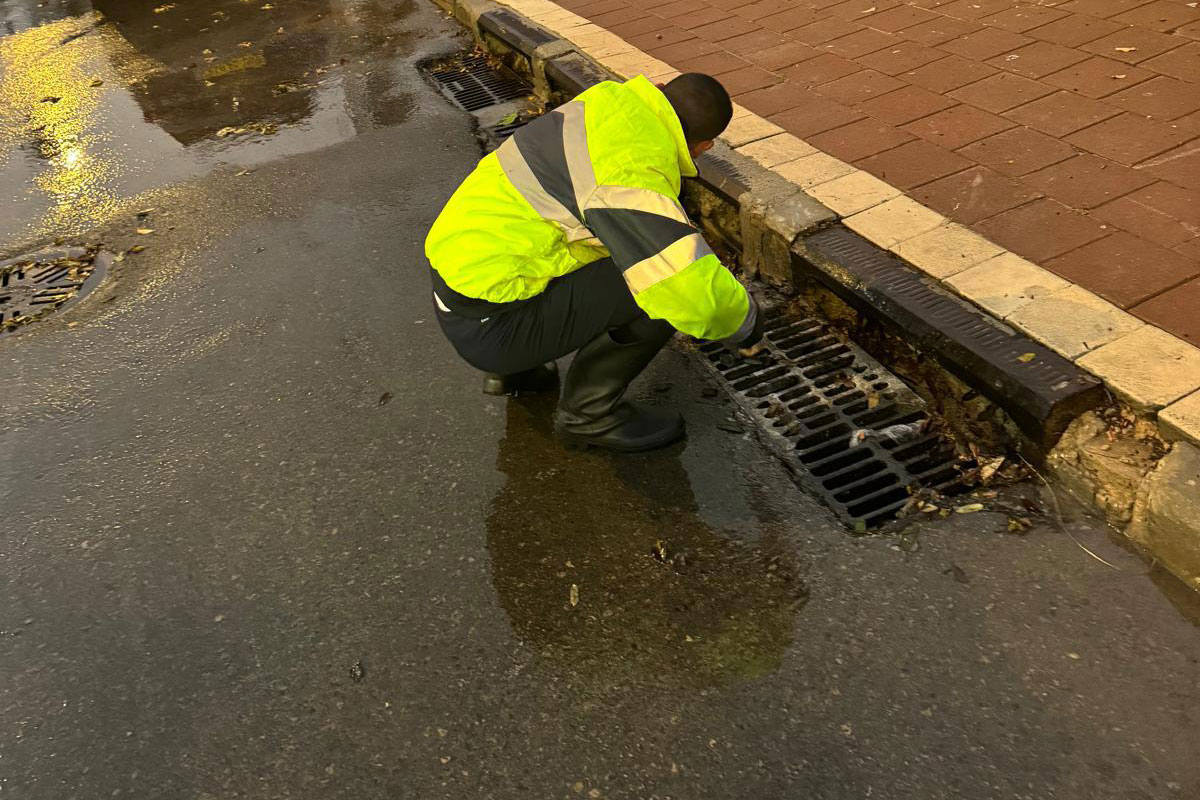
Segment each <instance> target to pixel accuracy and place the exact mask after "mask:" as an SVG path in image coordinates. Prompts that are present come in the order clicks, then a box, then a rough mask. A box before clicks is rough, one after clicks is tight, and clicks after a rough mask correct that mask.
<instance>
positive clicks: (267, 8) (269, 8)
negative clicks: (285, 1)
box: [259, 3, 275, 11]
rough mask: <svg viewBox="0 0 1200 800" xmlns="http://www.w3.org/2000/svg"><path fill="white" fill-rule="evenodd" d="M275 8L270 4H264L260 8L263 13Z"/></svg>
mask: <svg viewBox="0 0 1200 800" xmlns="http://www.w3.org/2000/svg"><path fill="white" fill-rule="evenodd" d="M274 7H275V6H273V5H271V4H270V3H263V4H262V5H261V6H259V8H261V9H262V10H263V11H270V10H271V9H272V8H274Z"/></svg>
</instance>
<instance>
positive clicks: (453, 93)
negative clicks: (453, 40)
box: [429, 55, 529, 111]
mask: <svg viewBox="0 0 1200 800" xmlns="http://www.w3.org/2000/svg"><path fill="white" fill-rule="evenodd" d="M429 75H430V77H432V78H433V80H434V82H435V83H437V85H438V88H439V89H441V90H442V93H443V94H444V95H446V97H447V98H448V99H449V100H450V102H451V103H454V105H456V106H458V107H459V108H461V109H462V110H463V111H478V110H480V109H481V108H487V107H488V106H494V105H499V104H500V103H506V102H508V101H510V100H519V99H521V98H522V97H525V96H526V95H528V94H529V85H528V84H526V83H525V82H524V81H523V80H521V79H520V78H518V77H517V76H516V74H515V73H512V72H509V71H508V70H507V69H506V68H505V67H502V66H499V65H497V64H495V63H493V62H492V61H491V60H490V59H488V58H487V57H486V56H482V55H469V56H464V57H461V58H457V59H454V60H452V61H450V62H449V63H448V64H444V65H441V66H440V67H435V68H432V69H430V70H429Z"/></svg>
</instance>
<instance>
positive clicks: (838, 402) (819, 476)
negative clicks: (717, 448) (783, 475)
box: [700, 308, 969, 532]
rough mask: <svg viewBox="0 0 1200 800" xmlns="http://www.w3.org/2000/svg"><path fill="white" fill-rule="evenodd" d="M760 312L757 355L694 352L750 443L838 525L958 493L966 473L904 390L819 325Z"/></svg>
mask: <svg viewBox="0 0 1200 800" xmlns="http://www.w3.org/2000/svg"><path fill="white" fill-rule="evenodd" d="M764 313H765V317H766V322H765V325H764V331H765V336H764V339H763V345H764V349H763V351H762V352H760V353H759V354H758V355H756V356H754V357H751V358H747V357H743V356H740V355H737V354H735V353H733V352H731V351H730V350H729V349H728V348H727V347H726V346H725V345H723V344H720V343H716V342H713V343H707V344H703V345H701V346H700V352H701V353H702V354H703V356H704V361H705V363H706V364H707V366H708V367H709V369H710V370H711V371H712V372H713V373H714V374H715V375H716V377H717V379H718V381H719V383H721V385H722V386H724V388H725V389H726V391H728V392H729V393H730V395H732V397H733V398H734V400H735V402H736V403H737V404H738V406H739V407H740V408H741V409H742V410H743V411H744V412H745V413H746V414H747V415H748V416H749V417H750V418H751V419H752V420H753V421H754V423H755V425H756V428H757V432H758V434H759V437H760V438H761V439H762V440H763V441H764V442H765V443H766V444H767V445H768V447H770V449H771V450H772V451H773V452H774V453H775V454H776V455H777V456H779V457H780V458H781V459H782V460H783V461H784V463H785V464H786V465H787V466H788V468H789V469H790V471H791V472H792V474H793V475H794V476H795V478H796V480H797V481H798V482H799V483H800V484H801V485H802V486H803V487H804V488H805V489H807V490H808V491H810V492H811V493H813V494H814V495H816V496H818V497H819V498H820V499H822V500H823V501H824V502H825V503H826V504H827V505H828V506H829V507H830V508H831V509H832V510H833V512H834V513H835V514H837V516H838V517H839V518H840V519H841V520H842V521H843V522H844V523H845V524H846V525H848V526H849V527H850V528H851V529H853V530H855V531H858V532H865V531H867V530H870V529H872V528H877V527H879V526H881V525H883V524H885V523H887V522H889V521H891V520H893V519H895V518H896V517H897V516H898V515H899V514H900V513H901V512H902V511H903V510H905V509H906V508H907V507H911V505H912V503H913V500H914V497H916V496H917V495H918V494H919V493H920V492H921V491H922V490H924V491H926V492H938V493H946V494H952V493H955V492H957V491H960V490H965V489H966V488H968V487H967V486H966V485H965V481H964V477H963V470H964V468H965V467H967V466H969V465H967V464H964V463H963V462H962V461H961V460H960V459H959V457H958V454H957V452H956V450H955V447H954V445H953V443H952V442H950V441H949V440H948V439H947V438H946V437H945V436H943V435H942V434H941V433H939V432H937V431H936V430H934V429H933V425H932V422H933V420H932V419H931V417H930V415H929V414H928V413H927V411H926V406H925V401H924V400H922V399H921V398H920V397H919V396H918V395H917V394H916V393H915V392H913V391H912V389H910V388H909V387H908V386H907V385H906V384H905V383H904V382H902V381H901V380H900V379H899V378H897V377H896V376H894V375H892V374H891V373H890V372H888V371H887V369H885V368H884V367H883V366H882V365H881V364H880V363H879V362H877V361H876V360H875V359H873V358H871V357H870V356H869V355H867V354H866V353H865V352H864V351H863V350H861V349H860V348H859V347H857V346H856V345H854V344H853V343H851V342H849V341H846V340H845V339H844V338H843V337H841V336H839V335H837V334H836V333H835V332H834V331H833V329H832V328H830V327H829V326H828V325H826V324H825V323H823V322H821V321H819V320H816V319H813V318H810V317H800V316H796V315H794V314H791V313H788V312H785V311H784V310H782V309H780V308H768V309H765V310H764Z"/></svg>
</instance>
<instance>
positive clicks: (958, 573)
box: [942, 564, 971, 583]
mask: <svg viewBox="0 0 1200 800" xmlns="http://www.w3.org/2000/svg"><path fill="white" fill-rule="evenodd" d="M942 574H943V575H953V576H954V580H956V581H958V582H959V583H969V582H970V581H971V579H970V578H969V577H967V572H966V570H964V569H963V568H962V567H960V566H959V565H958V564H951V565H950V569H944V570H942Z"/></svg>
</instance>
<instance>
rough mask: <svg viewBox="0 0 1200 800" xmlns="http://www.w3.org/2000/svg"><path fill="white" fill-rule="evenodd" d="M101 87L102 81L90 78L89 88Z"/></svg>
mask: <svg viewBox="0 0 1200 800" xmlns="http://www.w3.org/2000/svg"><path fill="white" fill-rule="evenodd" d="M103 85H104V81H103V80H101V79H100V78H92V83H91V87H92V88H93V89H95V88H96V87H97V86H103Z"/></svg>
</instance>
